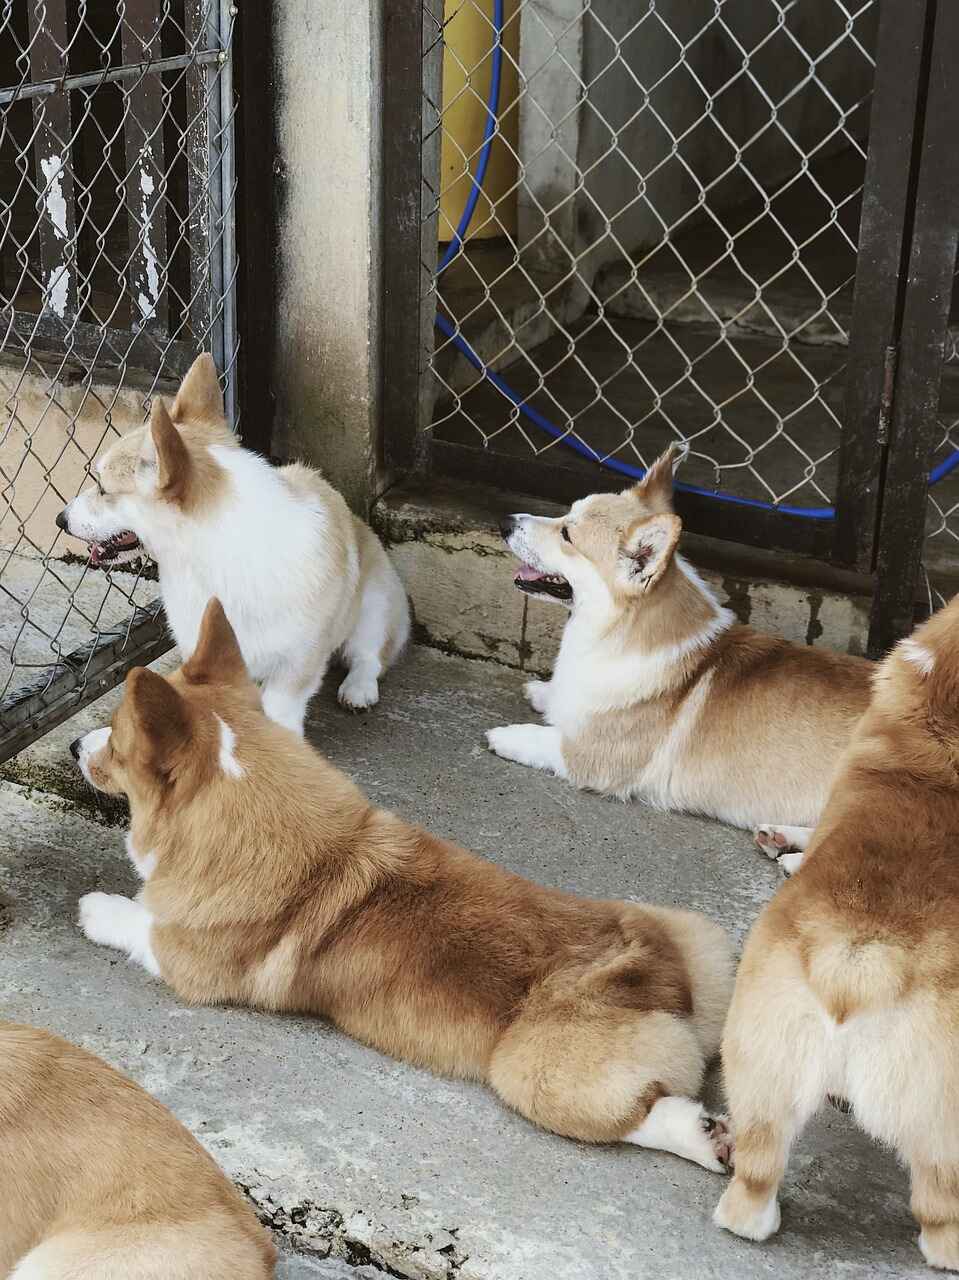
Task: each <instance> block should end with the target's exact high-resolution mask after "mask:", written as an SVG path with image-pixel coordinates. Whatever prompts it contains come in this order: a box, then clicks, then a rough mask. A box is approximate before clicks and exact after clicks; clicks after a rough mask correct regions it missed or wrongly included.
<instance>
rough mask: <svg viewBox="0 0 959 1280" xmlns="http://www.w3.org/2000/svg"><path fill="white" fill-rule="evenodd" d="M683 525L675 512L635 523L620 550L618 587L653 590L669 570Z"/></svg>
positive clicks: (638, 590) (628, 530)
mask: <svg viewBox="0 0 959 1280" xmlns="http://www.w3.org/2000/svg"><path fill="white" fill-rule="evenodd" d="M682 527H683V522H682V520H680V518H679V516H676V515H673V514H672V513H664V514H662V515H655V516H644V517H643V518H642V519H640V520H634V521H633V523H632V524H631V525H630V526H629V528H628V529H627V530H626V532H625V534H624V535H623V540H622V543H621V544H620V548H619V571H618V574H617V577H618V579H619V585H620V587H621V588H622V589H623V590H624V591H628V592H631V593H634V594H640V595H642V594H643V593H645V592H647V591H649V590H651V589H652V588H653V587H654V586H655V585H656V583H657V582H658V581H659V580H660V578H661V577H662V576H663V574H664V573H665V572H666V570H667V569H668V568H669V564H670V561H671V560H672V558H673V553H674V552H675V550H676V544H677V543H678V542H679V535H680V533H681V531H682Z"/></svg>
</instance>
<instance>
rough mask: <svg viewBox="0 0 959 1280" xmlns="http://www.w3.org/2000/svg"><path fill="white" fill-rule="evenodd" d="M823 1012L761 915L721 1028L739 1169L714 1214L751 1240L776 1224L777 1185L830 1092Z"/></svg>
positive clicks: (795, 958)
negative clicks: (795, 1143)
mask: <svg viewBox="0 0 959 1280" xmlns="http://www.w3.org/2000/svg"><path fill="white" fill-rule="evenodd" d="M825 1025H826V1019H825V1018H824V1017H823V1013H822V1008H821V1006H820V1004H819V1002H818V1000H817V999H816V997H815V996H814V995H813V993H812V992H811V991H810V989H809V987H808V985H807V984H806V981H805V977H804V973H803V970H802V966H801V963H800V961H799V958H798V956H797V955H796V954H795V953H794V952H793V951H791V950H790V949H788V948H785V947H778V948H777V946H776V942H775V939H774V937H773V936H772V934H771V932H770V931H769V929H766V930H764V922H763V921H761V922H760V924H759V926H758V927H757V929H756V930H755V931H754V933H753V934H752V935H751V936H750V939H749V941H748V943H747V945H746V951H745V954H744V957H743V960H742V963H741V964H740V967H739V974H738V976H737V979H736V990H735V992H734V994H733V1001H732V1005H731V1006H730V1010H729V1017H728V1018H727V1020H726V1028H725V1031H724V1032H723V1046H722V1051H723V1076H724V1079H725V1083H726V1092H727V1096H728V1099H729V1111H730V1116H731V1119H732V1124H733V1134H734V1136H735V1140H736V1176H735V1177H734V1178H733V1181H732V1182H731V1183H730V1185H729V1187H728V1188H727V1190H726V1192H725V1193H724V1195H723V1197H722V1199H721V1200H720V1201H719V1204H718V1205H717V1206H716V1212H715V1213H714V1215H713V1221H714V1222H715V1223H716V1225H717V1226H718V1227H724V1228H725V1229H726V1230H727V1231H732V1232H734V1233H735V1234H736V1235H739V1236H744V1237H745V1238H746V1239H747V1240H767V1239H768V1238H769V1237H770V1236H771V1235H773V1234H775V1232H776V1231H778V1230H779V1221H780V1218H779V1201H778V1194H779V1186H780V1183H781V1182H782V1179H783V1174H784V1172H785V1169H786V1159H787V1156H788V1153H789V1147H790V1145H791V1143H792V1141H793V1139H794V1138H795V1137H796V1136H797V1134H799V1133H800V1132H801V1130H802V1129H803V1127H804V1125H805V1124H806V1121H807V1120H808V1119H809V1117H810V1116H811V1115H812V1114H813V1112H814V1111H815V1110H816V1109H817V1108H818V1106H819V1105H820V1104H821V1103H822V1102H823V1101H824V1099H825V1097H826V1094H827V1092H828V1083H829V1081H828V1074H827V1072H828V1062H829V1052H828V1046H827V1044H826V1042H825V1040H826V1030H825Z"/></svg>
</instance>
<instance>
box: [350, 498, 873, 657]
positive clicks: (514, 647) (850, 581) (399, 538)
mask: <svg viewBox="0 0 959 1280" xmlns="http://www.w3.org/2000/svg"><path fill="white" fill-rule="evenodd" d="M562 509H563V508H561V507H558V506H553V505H551V504H550V503H545V502H542V501H539V500H537V499H534V498H530V497H528V496H524V495H522V494H511V493H494V492H493V491H491V490H486V489H484V488H482V487H481V486H473V487H466V486H464V485H458V484H454V483H452V482H447V481H432V482H431V483H430V485H429V488H428V489H425V488H424V487H416V486H412V485H405V486H398V487H397V488H395V489H393V490H391V491H390V492H389V493H387V494H386V495H385V496H384V497H383V498H381V499H380V501H379V502H378V503H377V504H376V507H375V508H374V513H373V520H374V524H375V526H376V528H377V529H378V530H379V532H380V533H381V534H382V535H383V537H384V539H385V540H386V541H387V542H388V543H389V545H390V549H391V553H392V555H393V558H394V560H395V562H396V565H397V568H398V569H399V572H400V574H401V575H402V577H403V580H404V582H405V583H406V586H407V589H408V590H409V592H410V596H411V598H412V601H413V607H414V610H415V614H416V633H417V638H418V639H419V640H420V641H421V642H422V643H424V644H429V645H432V646H434V647H435V648H438V649H442V650H444V651H446V652H450V653H459V654H463V655H464V656H466V657H470V658H485V659H491V660H492V661H494V662H501V663H504V664H505V665H506V666H510V667H519V668H520V669H521V670H524V671H531V672H536V673H540V672H545V671H548V670H549V668H550V666H551V665H552V662H553V658H554V656H555V653H556V650H557V647H558V645H559V637H560V634H561V632H562V628H563V624H564V622H565V619H566V611H565V610H564V609H563V608H561V607H558V606H556V605H552V604H547V603H541V602H540V601H538V600H531V599H530V598H529V597H528V596H524V595H521V594H520V593H519V592H518V591H516V590H514V588H513V586H512V577H513V569H514V566H515V560H514V559H513V557H512V556H511V555H510V553H509V552H508V551H507V550H506V548H505V547H504V545H503V542H502V540H501V538H500V536H499V533H498V531H497V528H498V524H499V520H500V517H501V516H502V515H504V514H505V513H506V512H509V511H533V512H536V513H539V514H543V515H556V514H559V512H560V511H561V510H562ZM682 545H683V550H684V552H685V553H686V554H687V555H688V557H689V559H690V560H691V561H692V563H693V564H695V565H696V567H697V568H698V569H699V570H700V572H701V573H702V575H703V577H704V579H705V580H706V581H707V582H708V583H709V584H710V586H711V587H712V588H713V590H714V591H715V592H716V594H717V595H718V597H719V599H720V600H721V601H722V603H723V604H724V605H726V606H728V607H729V608H730V609H732V610H733V611H734V612H735V614H736V616H737V617H738V618H739V619H740V621H741V622H748V623H750V624H751V625H752V626H754V627H758V628H759V629H760V630H762V631H772V632H776V633H777V634H779V635H783V636H785V637H786V638H787V639H789V640H794V641H796V642H798V643H800V644H824V645H827V646H828V647H830V648H833V649H839V650H842V651H844V652H848V653H857V654H858V653H864V652H865V648H866V638H867V635H868V629H869V605H870V597H869V595H868V594H867V593H866V592H865V591H864V590H863V586H864V584H863V582H862V579H859V578H858V577H856V576H855V575H853V574H841V573H835V572H833V573H832V578H833V585H832V586H831V587H830V588H824V587H821V586H817V585H815V573H814V571H812V570H810V567H809V566H808V564H803V563H801V562H797V561H796V560H795V559H793V560H789V559H788V558H787V557H779V556H776V555H773V554H770V553H766V552H757V551H753V550H750V549H748V548H744V547H738V546H735V545H733V544H730V543H721V542H718V541H717V540H714V539H708V538H701V537H694V536H692V535H689V534H686V535H684V538H683V544H682ZM825 568H826V567H825V566H823V569H825ZM777 570H781V576H780V573H779V572H777ZM787 570H788V573H787ZM788 576H791V577H792V579H793V580H792V581H789V580H787V578H788Z"/></svg>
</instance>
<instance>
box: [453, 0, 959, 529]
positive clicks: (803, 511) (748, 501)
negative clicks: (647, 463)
mask: <svg viewBox="0 0 959 1280" xmlns="http://www.w3.org/2000/svg"><path fill="white" fill-rule="evenodd" d="M503 26H504V0H493V31H494V33H495V36H496V43H495V44H494V45H493V49H492V65H491V68H490V85H489V94H488V96H487V99H486V124H485V126H484V129H483V142H482V145H481V147H480V152H479V160H478V161H477V165H476V173H475V174H473V175H471V179H470V180H471V186H470V193H469V198H468V199H467V201H466V204H465V206H464V208H463V212H462V214H461V215H460V220H459V223H458V224H457V227H456V230H455V231H454V233H453V238H452V240H450V242H449V244H448V245H447V246H446V250H445V252H444V254H443V256H442V258H441V259H440V263H439V266H438V267H437V269H436V275H437V278H439V276H441V275H442V274H443V272H444V271H445V270H446V268H447V267H448V266H449V265H450V263H451V262H452V261H453V259H454V258H455V257H456V255H457V254H458V253H459V252H460V251H461V250H462V248H463V245H464V243H465V241H466V233H467V231H468V230H469V226H470V223H471V222H472V221H473V214H474V213H475V212H476V205H477V203H478V201H479V198H480V193H481V192H482V190H483V183H484V182H485V180H486V170H487V168H488V166H489V158H490V152H491V151H492V149H493V141H494V139H495V137H496V130H497V124H498V119H497V113H498V111H499V98H500V86H501V84H502V78H503ZM436 327H437V329H439V330H440V332H441V333H443V334H445V336H446V337H447V338H449V340H450V341H451V342H452V344H453V346H454V347H455V348H456V349H457V351H459V352H460V353H461V354H462V355H464V356H465V357H466V359H467V360H468V361H469V363H470V364H471V365H472V366H473V368H474V369H476V370H477V371H478V372H479V373H480V374H481V375H482V376H483V378H484V379H485V380H486V381H487V382H489V383H491V385H492V386H494V387H495V388H496V390H497V391H498V392H499V393H500V395H502V396H504V397H505V398H506V399H507V400H508V401H509V402H510V403H511V404H513V405H515V406H516V408H517V409H518V410H519V411H520V413H521V414H522V415H523V417H524V418H526V419H527V420H528V421H529V422H531V423H532V424H533V426H534V427H537V428H538V429H539V430H540V431H543V432H545V433H546V435H548V436H552V438H553V439H554V440H556V441H558V442H559V443H560V444H561V445H563V447H564V448H566V449H572V450H573V452H574V453H578V454H579V455H580V456H581V457H583V458H588V459H589V460H590V461H591V462H596V463H598V464H599V466H601V467H605V468H606V470H607V471H615V472H617V473H618V474H619V475H621V476H626V477H627V478H628V479H630V480H642V479H643V478H644V476H645V475H646V469H645V467H634V466H632V465H631V464H630V463H628V462H620V461H619V459H618V458H610V457H604V456H603V455H602V454H599V453H597V452H596V450H595V449H592V448H591V447H590V446H589V445H588V444H585V443H584V442H583V441H582V440H579V439H577V437H576V436H574V435H572V434H571V433H570V432H569V431H564V430H563V429H562V428H561V427H557V426H556V424H555V423H554V422H550V420H549V419H548V418H545V417H544V416H543V415H542V414H541V413H540V412H539V411H538V410H536V409H534V408H533V406H532V405H529V404H527V403H526V398H525V396H521V395H520V394H519V393H518V392H516V391H514V390H513V388H512V387H511V386H510V385H509V383H508V382H506V381H505V380H504V379H503V378H501V377H500V375H499V374H498V373H495V372H494V371H493V370H492V369H490V368H489V366H488V365H486V364H484V362H483V361H482V360H481V359H480V357H479V356H478V355H477V354H476V352H475V351H474V350H473V348H472V347H471V346H470V345H469V343H468V342H467V341H466V339H465V338H463V336H462V335H461V334H459V333H457V331H456V328H455V326H454V325H452V324H451V323H450V321H449V320H447V319H446V317H445V316H442V315H440V314H439V313H437V316H436ZM956 467H959V449H957V450H955V451H954V452H953V453H951V454H949V456H948V457H947V458H944V459H943V461H942V462H940V463H939V464H938V466H936V467H934V468H933V470H932V471H931V472H930V474H929V484H930V485H934V484H938V483H939V481H940V480H944V479H945V477H946V476H947V475H949V474H950V473H951V472H952V471H955V469H956ZM676 488H677V489H678V490H679V491H680V492H681V493H695V494H699V495H700V496H701V497H705V498H713V499H714V500H715V501H716V502H731V503H733V504H734V505H736V506H739V507H758V508H759V509H760V510H762V511H777V512H779V513H780V514H781V515H787V516H798V517H799V518H800V519H802V520H834V519H835V518H836V508H835V507H793V506H788V505H786V504H784V503H776V502H763V501H762V500H760V499H759V498H740V497H738V496H737V495H736V494H734V493H723V492H722V491H721V490H716V489H703V488H699V487H698V486H697V485H693V484H682V483H677V484H676Z"/></svg>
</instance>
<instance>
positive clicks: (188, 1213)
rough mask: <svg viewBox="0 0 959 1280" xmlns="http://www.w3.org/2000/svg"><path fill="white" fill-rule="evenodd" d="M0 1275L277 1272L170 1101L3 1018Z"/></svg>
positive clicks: (263, 1238)
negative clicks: (170, 1108)
mask: <svg viewBox="0 0 959 1280" xmlns="http://www.w3.org/2000/svg"><path fill="white" fill-rule="evenodd" d="M0 1187H2V1188H3V1193H2V1195H0V1276H9V1277H10V1280H269V1277H271V1276H272V1275H273V1270H274V1262H275V1259H276V1250H275V1249H274V1248H273V1245H272V1244H271V1242H270V1240H269V1237H268V1236H267V1233H266V1232H265V1231H264V1230H263V1228H262V1227H261V1226H260V1224H259V1223H258V1222H257V1220H256V1217H255V1216H254V1214H253V1212H252V1210H251V1209H250V1208H249V1206H248V1205H247V1204H246V1202H245V1201H244V1200H243V1198H242V1197H241V1195H240V1193H239V1192H238V1191H237V1190H236V1188H235V1187H234V1186H233V1185H232V1183H230V1182H229V1181H227V1179H226V1178H225V1177H224V1176H223V1174H222V1173H221V1172H220V1170H219V1169H218V1168H217V1166H216V1165H215V1164H214V1163H213V1161H212V1160H211V1159H210V1157H209V1156H208V1155H207V1153H206V1152H205V1151H204V1150H203V1148H202V1147H201V1146H200V1144H199V1143H198V1142H197V1141H196V1140H195V1139H194V1138H193V1137H192V1136H191V1135H190V1134H189V1133H188V1132H187V1131H186V1129H184V1127H183V1125H181V1124H180V1123H179V1121H177V1120H175V1119H174V1118H173V1116H172V1115H171V1114H170V1112H169V1111H167V1109H166V1108H165V1107H162V1106H161V1105H160V1104H159V1103H158V1102H156V1101H155V1100H154V1099H153V1098H151V1097H149V1095H148V1094H146V1093H144V1091H143V1090H142V1089H141V1088H140V1087H139V1086H138V1085H135V1084H134V1083H133V1082H132V1081H131V1080H127V1079H126V1077H125V1076H122V1075H120V1073H119V1072H118V1071H114V1070H113V1068H112V1067H108V1066H107V1064H106V1063H105V1062H101V1061H100V1059H99V1058H95V1057H94V1056H93V1055H92V1054H90V1053H86V1052H85V1051H84V1050H83V1049H78V1048H77V1047H76V1046H75V1045H72V1044H67V1042H66V1041H65V1040H59V1039H57V1037H56V1036H52V1035H49V1034H48V1033H47V1032H45V1031H35V1030H34V1029H33V1028H32V1027H22V1026H17V1025H16V1024H15V1023H12V1022H0Z"/></svg>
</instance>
